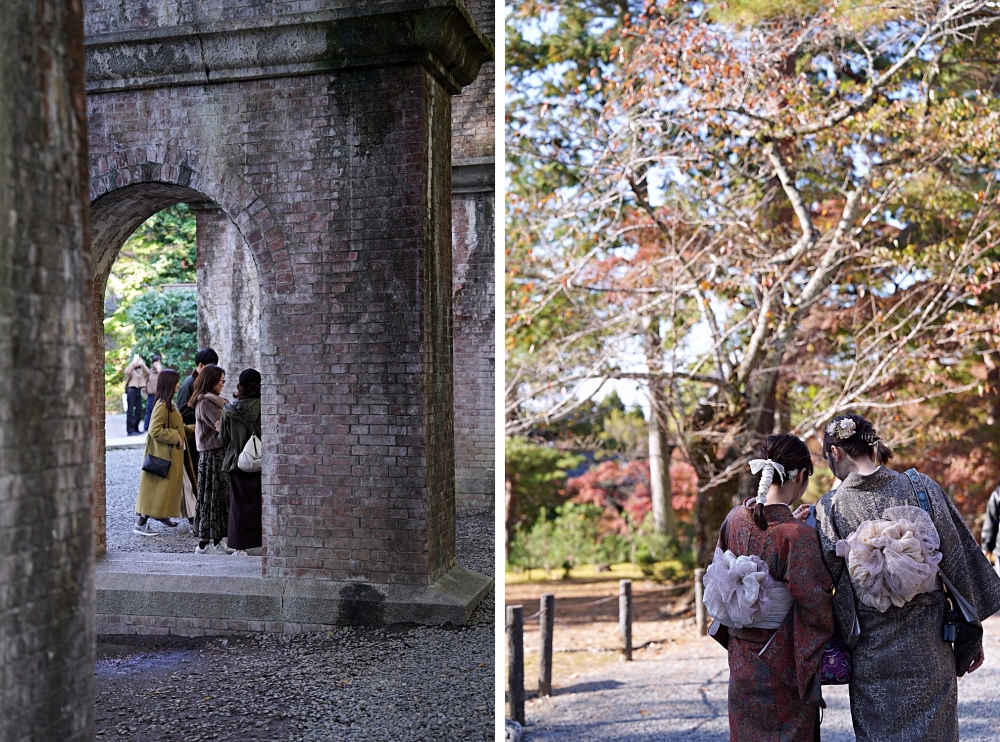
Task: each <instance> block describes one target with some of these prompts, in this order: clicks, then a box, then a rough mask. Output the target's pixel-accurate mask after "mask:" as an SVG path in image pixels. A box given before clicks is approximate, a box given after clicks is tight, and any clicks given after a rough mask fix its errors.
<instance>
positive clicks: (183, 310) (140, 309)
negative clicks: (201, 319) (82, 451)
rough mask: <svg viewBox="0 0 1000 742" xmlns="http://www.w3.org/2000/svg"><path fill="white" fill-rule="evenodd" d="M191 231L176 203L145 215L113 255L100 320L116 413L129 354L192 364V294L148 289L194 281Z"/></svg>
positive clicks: (189, 217) (108, 392) (187, 214)
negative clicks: (156, 355)
mask: <svg viewBox="0 0 1000 742" xmlns="http://www.w3.org/2000/svg"><path fill="white" fill-rule="evenodd" d="M195 232H196V223H195V217H194V214H193V213H192V212H191V210H190V208H189V207H188V206H187V204H177V205H175V206H171V207H170V208H167V209H164V210H163V211H160V212H159V213H157V214H154V215H153V216H151V217H150V218H149V219H147V220H146V221H145V222H144V223H143V224H142V226H140V227H139V229H137V230H136V231H135V232H134V233H133V234H132V236H131V237H129V239H128V240H127V241H126V242H125V244H124V245H123V246H122V249H121V251H120V252H119V254H118V259H117V260H116V261H115V264H114V266H113V267H112V270H111V275H110V276H109V277H108V288H107V300H106V302H105V307H106V315H105V319H104V334H105V338H106V346H105V352H104V380H105V396H106V400H107V408H108V410H109V411H114V412H119V411H120V410H119V399H120V397H121V394H122V392H123V391H124V389H123V385H124V378H123V371H124V368H125V366H126V365H128V363H129V361H130V360H131V358H132V355H133V353H139V354H140V355H141V356H142V357H143V358H144V359H145V361H146V363H147V364H149V363H150V359H151V357H152V355H153V354H154V353H158V354H160V355H161V356H162V357H163V365H164V367H165V368H169V367H172V368H176V369H177V370H178V371H181V372H182V373H183V371H184V370H185V369H187V368H189V367H190V366H191V365H193V358H194V354H195V353H196V352H197V343H198V315H197V308H196V295H195V292H194V291H184V290H171V291H159V290H153V289H155V288H156V287H158V286H162V285H163V284H172V283H195V282H196V280H197V262H196V261H197V239H196V234H195Z"/></svg>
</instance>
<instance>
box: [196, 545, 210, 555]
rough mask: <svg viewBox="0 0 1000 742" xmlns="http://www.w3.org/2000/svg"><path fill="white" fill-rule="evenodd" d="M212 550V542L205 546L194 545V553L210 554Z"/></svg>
mask: <svg viewBox="0 0 1000 742" xmlns="http://www.w3.org/2000/svg"><path fill="white" fill-rule="evenodd" d="M211 550H212V547H211V545H210V544H205V545H204V546H196V547H194V553H195V554H208V553H210V552H211Z"/></svg>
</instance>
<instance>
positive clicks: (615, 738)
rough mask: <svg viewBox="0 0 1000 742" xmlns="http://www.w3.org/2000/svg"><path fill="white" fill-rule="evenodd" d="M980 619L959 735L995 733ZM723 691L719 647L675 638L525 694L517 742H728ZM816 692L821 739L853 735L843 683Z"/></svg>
mask: <svg viewBox="0 0 1000 742" xmlns="http://www.w3.org/2000/svg"><path fill="white" fill-rule="evenodd" d="M985 627H986V636H985V648H986V664H985V665H983V667H982V668H980V669H979V670H977V671H976V672H975V673H973V674H971V675H968V676H966V677H964V678H962V679H960V680H959V681H958V700H959V704H958V714H959V727H960V738H961V739H962V740H963V742H973V741H974V742H985V741H986V740H998V739H1000V618H992V619H990V620H988V621H986V624H985ZM639 656H642V653H639ZM728 691H729V666H728V664H727V661H726V653H725V650H724V649H722V648H721V647H720V646H719V645H718V644H716V643H715V642H713V641H711V640H710V639H705V640H701V641H697V640H696V641H680V642H675V643H671V644H667V645H665V646H663V647H662V648H661V650H660V651H659V653H658V655H656V656H655V658H654V659H649V660H642V659H640V660H639V661H637V662H631V663H627V664H626V663H622V664H620V665H616V666H615V667H614V669H612V670H604V671H601V672H595V673H587V674H583V675H580V676H579V677H577V678H575V679H573V680H572V681H570V682H569V684H567V685H566V686H564V687H561V688H557V689H556V690H555V692H554V695H553V696H552V697H550V698H543V699H533V700H530V701H528V702H527V703H526V704H525V717H526V719H527V722H528V723H527V726H526V728H525V730H524V732H525V734H524V736H523V737H522V742H536V741H538V742H541V740H545V742H570V741H572V742H596V741H597V740H600V741H601V742H654V740H655V741H656V742H687V741H691V742H694V741H695V740H697V742H728V740H729V721H728V716H727V713H728V712H727V707H726V698H727V694H728ZM823 697H824V698H825V699H826V703H827V709H826V712H825V714H824V719H823V726H822V738H823V741H824V742H850V741H851V740H854V732H853V731H852V727H851V708H850V697H849V695H848V691H847V687H846V686H830V687H826V688H824V689H823Z"/></svg>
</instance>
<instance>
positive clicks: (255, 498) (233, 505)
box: [226, 469, 263, 549]
mask: <svg viewBox="0 0 1000 742" xmlns="http://www.w3.org/2000/svg"><path fill="white" fill-rule="evenodd" d="M262 509H263V496H262V493H261V478H260V472H255V473H252V474H251V473H250V472H245V471H240V470H239V469H234V470H233V471H231V472H229V534H228V538H227V539H226V543H227V544H228V545H229V548H230V549H258V548H260V546H261V543H262V537H261V525H260V516H261V510H262Z"/></svg>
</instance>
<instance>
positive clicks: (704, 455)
mask: <svg viewBox="0 0 1000 742" xmlns="http://www.w3.org/2000/svg"><path fill="white" fill-rule="evenodd" d="M692 454H694V456H695V458H696V459H697V461H696V462H693V463H694V465H695V470H696V471H697V472H698V479H699V480H700V482H708V481H709V480H710V479H711V478H712V475H713V474H716V473H718V472H719V471H722V470H723V469H724V468H725V467H726V466H728V465H729V464H731V463H732V462H733V461H734V460H735V459H736V452H735V451H734V450H733V449H730V452H729V453H727V454H726V455H725V456H724V457H723V458H722V459H721V460H720V459H719V458H718V457H717V456H716V454H715V450H714V447H713V446H711V444H705V445H702V446H699V447H698V448H696V449H695V450H694V451H692ZM739 486H740V480H739V477H732V478H731V479H728V480H726V481H725V482H720V483H719V484H717V485H715V486H714V487H711V488H709V489H707V490H701V489H699V490H698V499H697V500H696V502H695V511H694V512H695V542H694V548H695V556H696V557H697V560H698V566H699V567H707V566H708V565H709V564H711V563H712V557H713V556H714V555H715V547H716V545H717V544H718V542H719V528H720V526H722V521H724V520H725V519H726V516H727V515H728V514H729V511H730V510H731V509H732V507H733V504H732V503H733V497H734V496H735V494H736V493H737V491H738V490H739Z"/></svg>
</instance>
